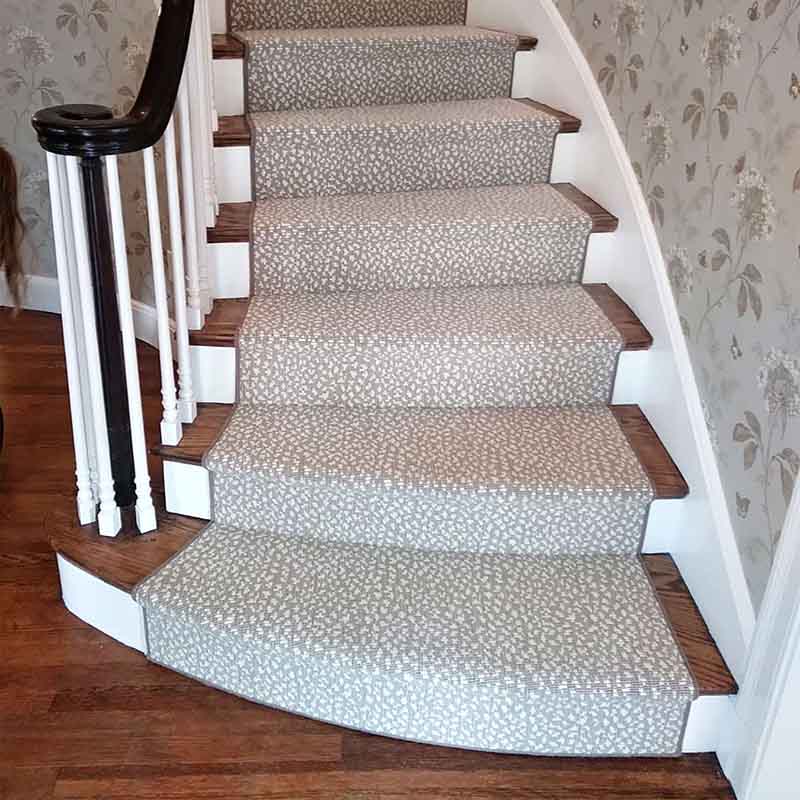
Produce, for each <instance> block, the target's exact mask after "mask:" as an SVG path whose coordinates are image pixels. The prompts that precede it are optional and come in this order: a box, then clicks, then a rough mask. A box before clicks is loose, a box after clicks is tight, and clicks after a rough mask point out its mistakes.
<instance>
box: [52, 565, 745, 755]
mask: <svg viewBox="0 0 800 800" xmlns="http://www.w3.org/2000/svg"><path fill="white" fill-rule="evenodd" d="M57 558H58V571H59V575H60V577H61V592H62V597H63V600H64V605H66V607H67V608H68V609H69V610H70V611H71V612H72V613H73V614H74V615H75V616H76V617H78V619H81V620H83V621H84V622H86V623H87V624H89V625H91V626H92V627H94V628H96V629H97V630H99V631H101V632H102V633H104V634H106V635H107V636H110V637H111V638H112V639H115V640H116V641H118V642H121V643H122V644H124V645H126V646H127V647H130V648H132V649H133V650H138V651H139V652H141V653H146V652H147V640H146V638H145V625H144V615H143V614H142V610H141V608H140V606H139V605H138V604H137V603H136V602H135V601H134V599H133V598H132V597H131V595H130V594H128V592H125V591H123V590H122V589H118V588H117V587H115V586H112V585H111V584H109V583H106V582H105V581H102V580H100V578H98V577H96V576H94V575H92V574H91V573H89V572H86V571H85V570H83V569H81V568H80V567H78V566H76V565H75V564H73V563H72V562H71V561H69V560H68V559H66V558H64V557H63V556H61V555H59V556H58V557H57ZM732 706H733V701H732V698H730V697H726V696H721V697H700V698H698V699H697V700H695V701H694V703H692V707H691V710H690V712H689V721H688V724H687V726H686V736H685V738H684V744H683V751H684V753H710V752H713V751H714V750H716V749H717V746H718V743H719V732H720V731H721V730H723V729H724V727H725V724H726V722H727V720H728V719H729V718H730V715H731V713H732V711H731V709H732Z"/></svg>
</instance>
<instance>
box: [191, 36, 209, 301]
mask: <svg viewBox="0 0 800 800" xmlns="http://www.w3.org/2000/svg"><path fill="white" fill-rule="evenodd" d="M196 31H197V27H196V26H194V27H193V28H192V37H191V41H190V45H189V52H188V53H187V55H186V69H185V72H184V78H185V80H186V82H187V86H188V90H189V96H190V97H191V98H193V101H194V102H192V103H191V106H190V108H189V115H188V116H189V125H190V128H191V140H192V155H193V159H194V165H193V168H192V178H193V180H194V202H195V211H196V216H197V231H196V233H197V254H198V267H199V269H198V277H199V285H200V304H201V305H200V307H201V309H202V311H203V313H204V314H208V313H210V312H211V307H212V299H211V289H210V283H209V278H208V234H207V230H206V229H207V228H209V227H213V226H214V225H215V224H216V214H215V213H214V211H215V210H214V208H212V206H211V205H209V198H208V192H207V187H208V182H207V180H206V176H207V175H208V173H209V153H210V150H211V148H210V146H209V144H208V142H209V137H210V135H211V134H210V132H209V130H208V117H207V115H206V111H205V107H204V105H203V103H204V102H205V100H204V97H205V92H204V88H203V87H204V86H205V81H204V80H203V79H202V78H203V77H204V75H202V73H201V71H200V61H199V58H198V45H199V37H198V36H197V34H196Z"/></svg>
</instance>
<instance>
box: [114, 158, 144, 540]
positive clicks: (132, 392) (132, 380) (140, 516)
mask: <svg viewBox="0 0 800 800" xmlns="http://www.w3.org/2000/svg"><path fill="white" fill-rule="evenodd" d="M106 176H107V180H108V200H109V206H110V209H111V231H112V235H113V239H114V266H115V269H116V275H117V293H118V300H119V320H120V330H121V332H122V345H123V353H124V357H125V381H126V385H127V389H128V404H129V407H130V429H131V443H132V445H133V464H134V473H135V479H134V482H135V487H136V527H137V528H138V529H139V532H140V533H147V532H148V531H152V530H155V528H156V526H157V522H156V510H155V508H154V506H153V498H152V494H151V491H150V472H149V469H148V466H147V441H146V440H145V434H144V409H143V408H142V388H141V384H140V381H139V359H138V356H137V354H136V331H135V329H134V324H133V307H132V304H131V285H130V275H129V271H128V254H127V251H126V243H125V221H124V219H123V216H122V193H121V191H120V185H119V167H118V165H117V157H116V156H108V157H107V158H106Z"/></svg>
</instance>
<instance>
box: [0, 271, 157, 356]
mask: <svg viewBox="0 0 800 800" xmlns="http://www.w3.org/2000/svg"><path fill="white" fill-rule="evenodd" d="M13 305H14V303H13V302H12V300H11V295H10V293H9V291H8V287H7V286H6V284H5V279H4V278H3V279H2V281H0V306H8V307H11V306H13ZM22 307H23V308H24V309H27V310H29V311H46V312H48V313H50V314H60V313H61V302H60V299H59V294H58V280H57V279H56V278H54V277H52V276H46V275H31V276H29V277H27V278H26V279H25V293H24V295H23V298H22ZM133 324H134V329H135V330H136V338H137V339H141V341H143V342H146V343H147V344H149V345H152V346H153V347H157V346H158V335H157V329H156V310H155V308H153V306H149V305H147V304H146V303H141V302H139V301H138V300H134V301H133Z"/></svg>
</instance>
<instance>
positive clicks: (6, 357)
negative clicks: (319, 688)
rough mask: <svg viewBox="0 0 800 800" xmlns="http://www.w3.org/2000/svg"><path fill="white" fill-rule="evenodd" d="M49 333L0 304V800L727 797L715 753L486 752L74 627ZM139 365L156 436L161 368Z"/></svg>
mask: <svg viewBox="0 0 800 800" xmlns="http://www.w3.org/2000/svg"><path fill="white" fill-rule="evenodd" d="M59 325H60V323H59V320H58V318H56V317H52V316H49V315H44V314H33V313H27V312H26V313H24V314H22V315H21V316H20V317H19V318H17V319H16V320H12V319H11V318H10V315H9V314H8V313H6V312H5V311H4V310H0V405H2V407H3V410H4V412H5V416H6V439H7V441H6V448H5V450H4V453H3V455H2V456H1V457H0V799H1V800H45V799H46V798H61V800H66V799H67V798H72V799H73V800H88V799H89V798H95V799H96V800H100V799H102V800H106V798H120V799H122V798H124V800H136V799H137V798H148V800H178V799H179V798H185V799H186V800H189V798H191V799H192V800H203V799H206V798H215V799H218V800H223V798H224V799H225V800H236V798H250V799H253V800H254V799H256V798H264V799H266V798H271V799H272V800H304V799H305V798H309V800H311V799H312V798H313V800H400V798H403V799H405V800H408V799H410V798H414V799H415V800H433V799H434V798H435V799H436V800H500V799H502V800H516V799H517V798H520V799H521V798H535V799H536V800H550V799H552V800H601V799H602V800H623V799H624V800H722V799H724V800H733V795H732V793H731V792H730V789H729V787H728V785H727V783H726V782H725V780H724V778H723V777H722V776H721V774H720V772H719V768H718V765H717V763H716V760H715V759H714V758H713V757H688V758H681V759H657V760H649V761H642V760H637V761H629V760H593V761H588V760H569V759H534V758H521V757H512V756H493V755H486V754H479V753H469V752H462V751H454V750H445V749H440V748H435V747H426V746H420V745H414V744H406V743H402V742H394V741H391V740H387V739H381V738H379V737H371V736H366V735H363V734H359V733H354V732H349V731H344V730H341V729H338V728H334V727H331V726H327V725H324V724H321V723H316V722H312V721H309V720H303V719H300V718H298V717H293V716H291V715H289V714H283V713H280V712H275V711H269V710H267V709H264V708H262V707H260V706H254V705H251V704H249V703H247V702H245V701H242V700H238V699H236V698H234V697H231V696H229V695H225V694H223V693H220V692H216V691H214V690H212V689H207V688H205V687H203V686H201V685H199V684H197V683H194V682H192V681H190V680H187V679H185V678H182V677H180V676H179V675H176V674H174V673H171V672H169V671H167V670H165V669H161V668H160V667H156V666H153V665H152V664H148V663H147V662H146V661H145V660H144V658H143V657H142V656H141V655H139V654H138V653H135V652H133V651H131V650H129V649H127V648H125V647H123V646H121V645H118V644H116V643H115V642H113V641H111V640H110V639H108V638H106V637H105V636H103V635H102V634H101V633H98V632H97V631H95V630H93V629H91V628H89V627H87V626H86V625H84V624H83V623H81V622H80V621H79V620H77V619H76V618H74V617H72V616H71V615H70V614H69V613H68V612H67V611H66V609H65V608H64V607H63V605H62V604H61V602H60V599H59V590H58V577H57V573H56V569H55V561H54V558H53V554H52V551H51V549H50V544H49V539H50V535H51V532H52V530H53V529H55V528H57V527H58V526H59V524H60V521H61V520H63V516H64V515H65V514H69V513H71V511H72V494H73V486H72V480H73V476H72V470H73V465H72V455H71V439H70V431H69V424H68V408H67V399H66V387H65V376H64V367H63V354H62V351H61V347H60V343H59V342H60V335H59ZM142 359H143V364H144V375H145V379H144V391H145V394H146V397H147V400H146V407H147V411H148V413H149V421H150V428H151V431H152V432H153V433H155V422H156V420H157V409H158V383H157V379H156V376H157V363H156V358H155V354H154V353H153V352H152V351H149V350H148V349H147V348H142Z"/></svg>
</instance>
